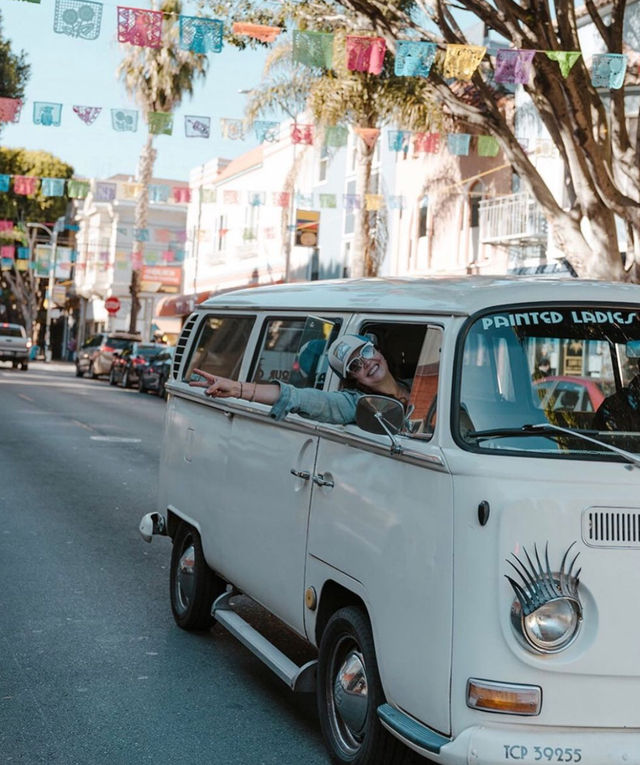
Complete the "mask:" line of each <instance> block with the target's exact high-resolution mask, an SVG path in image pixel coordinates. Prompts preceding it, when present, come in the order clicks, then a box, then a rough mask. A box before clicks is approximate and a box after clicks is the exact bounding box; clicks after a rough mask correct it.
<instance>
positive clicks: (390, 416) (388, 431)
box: [356, 396, 404, 453]
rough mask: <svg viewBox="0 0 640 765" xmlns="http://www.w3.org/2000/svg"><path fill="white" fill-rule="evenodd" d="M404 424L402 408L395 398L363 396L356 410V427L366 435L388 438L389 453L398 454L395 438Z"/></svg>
mask: <svg viewBox="0 0 640 765" xmlns="http://www.w3.org/2000/svg"><path fill="white" fill-rule="evenodd" d="M403 424H404V407H403V406H402V404H401V403H400V402H399V401H397V400H396V399H395V398H388V397H387V396H363V397H362V398H361V399H360V400H359V401H358V406H357V408H356V425H357V426H358V427H359V428H362V430H366V431H367V433H375V434H376V435H380V436H389V438H390V439H391V444H392V446H391V451H392V452H396V453H397V452H400V451H401V447H400V445H399V444H398V442H397V441H396V439H395V436H396V435H397V434H398V433H399V432H400V431H401V430H402V425H403Z"/></svg>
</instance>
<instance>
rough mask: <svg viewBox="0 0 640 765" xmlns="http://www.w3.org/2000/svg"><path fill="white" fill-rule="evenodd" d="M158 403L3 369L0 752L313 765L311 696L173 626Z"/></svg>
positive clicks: (319, 752) (60, 372) (215, 638)
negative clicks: (146, 535)
mask: <svg viewBox="0 0 640 765" xmlns="http://www.w3.org/2000/svg"><path fill="white" fill-rule="evenodd" d="M163 410H164V403H163V402H162V401H161V400H159V399H157V398H156V397H155V396H148V395H144V396H143V395H140V394H139V393H138V392H137V391H133V390H128V391H125V390H122V389H116V388H113V387H110V386H109V385H108V384H107V383H106V382H104V381H94V380H85V379H77V378H76V377H75V376H74V369H73V366H72V365H69V364H67V365H65V364H50V365H45V364H43V363H32V364H31V365H30V367H29V371H28V372H22V371H19V370H13V369H11V367H10V365H6V364H0V582H1V584H0V762H1V763H3V764H4V763H64V765H75V764H76V763H78V764H84V763H87V764H88V763H91V765H103V764H104V765H107V763H108V764H109V765H119V764H120V763H122V764H123V765H128V764H129V763H136V764H137V763H147V762H149V763H154V764H155V765H164V764H165V763H166V764H167V765H169V764H171V765H181V763H185V765H187V764H188V765H200V764H201V763H207V764H208V763H212V764H215V765H236V764H237V765H261V764H263V763H264V764H265V765H266V764H267V763H278V764H279V765H300V764H301V763H305V765H306V764H308V765H314V764H316V763H318V764H319V763H322V764H323V765H324V764H326V763H327V762H328V758H327V757H326V755H325V752H324V747H323V744H322V740H321V737H320V732H319V726H318V721H317V717H316V712H315V702H314V699H313V697H310V696H307V695H294V694H292V693H291V692H290V691H289V690H288V689H287V688H286V687H285V686H284V684H282V683H281V682H280V681H279V680H278V679H277V678H276V677H274V676H273V675H272V674H271V673H270V672H269V670H267V669H266V668H265V667H263V665H262V664H261V663H260V662H259V661H258V660H257V659H256V658H254V657H253V655H252V654H251V653H250V652H249V651H248V650H247V649H245V648H244V647H243V646H241V645H240V644H239V643H237V641H236V640H235V639H234V638H233V637H231V636H230V635H228V634H227V633H226V632H225V631H224V629H222V628H221V627H219V626H215V627H214V628H213V629H212V630H211V631H210V632H208V633H201V634H189V633H186V632H184V631H182V630H180V629H179V628H178V627H177V626H176V625H175V623H174V622H173V618H172V616H171V611H170V606H169V594H168V563H169V556H170V542H169V541H168V540H167V539H155V540H154V542H153V544H151V545H147V544H145V543H144V542H143V541H142V540H141V539H140V537H139V535H138V531H137V526H138V521H139V519H140V517H141V516H142V515H143V514H144V513H145V512H148V511H149V510H150V509H155V491H156V484H157V476H158V457H159V450H160V441H161V434H162V420H163Z"/></svg>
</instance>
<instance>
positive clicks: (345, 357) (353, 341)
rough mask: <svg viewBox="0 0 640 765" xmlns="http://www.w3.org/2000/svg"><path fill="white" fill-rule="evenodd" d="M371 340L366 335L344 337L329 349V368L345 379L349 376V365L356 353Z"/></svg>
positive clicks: (335, 341)
mask: <svg viewBox="0 0 640 765" xmlns="http://www.w3.org/2000/svg"><path fill="white" fill-rule="evenodd" d="M370 342H371V339H370V338H368V337H365V336H364V335H342V337H339V338H338V339H337V340H334V341H333V343H331V346H330V347H329V354H328V355H329V366H330V367H331V369H333V371H334V372H335V373H336V374H338V375H340V377H342V378H343V379H344V378H345V377H346V376H347V364H348V363H349V359H350V358H351V356H352V355H353V353H354V351H359V350H360V348H362V346H363V345H366V344H367V343H370Z"/></svg>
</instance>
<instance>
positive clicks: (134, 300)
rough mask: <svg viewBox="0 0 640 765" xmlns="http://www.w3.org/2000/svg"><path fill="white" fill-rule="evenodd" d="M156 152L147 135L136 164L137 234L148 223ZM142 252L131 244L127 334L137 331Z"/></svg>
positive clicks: (139, 244)
mask: <svg viewBox="0 0 640 765" xmlns="http://www.w3.org/2000/svg"><path fill="white" fill-rule="evenodd" d="M156 153H157V152H156V150H155V149H154V148H153V135H151V134H148V135H147V142H146V144H145V146H144V149H143V150H142V153H141V154H140V161H139V163H138V179H137V181H138V183H139V185H140V189H139V191H138V197H137V199H136V214H135V228H136V231H137V232H138V233H139V232H141V231H142V230H144V229H147V227H148V222H149V184H150V183H151V178H152V177H153V165H154V162H155V160H156ZM143 252H144V244H143V242H142V241H135V237H134V242H133V249H132V252H131V283H130V284H129V293H130V295H131V317H130V320H129V332H137V331H138V313H139V311H140V300H139V297H138V296H139V294H140V269H141V265H142V264H141V260H142V257H143Z"/></svg>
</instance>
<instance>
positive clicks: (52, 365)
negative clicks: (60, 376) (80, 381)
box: [29, 359, 76, 375]
mask: <svg viewBox="0 0 640 765" xmlns="http://www.w3.org/2000/svg"><path fill="white" fill-rule="evenodd" d="M32 369H33V370H36V369H37V370H38V371H42V372H46V371H48V372H69V373H73V374H74V375H75V373H76V365H75V363H74V362H73V361H60V360H58V359H56V360H55V361H44V360H43V359H36V360H35V361H30V362H29V370H32Z"/></svg>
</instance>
